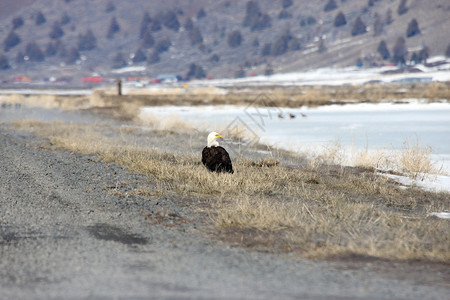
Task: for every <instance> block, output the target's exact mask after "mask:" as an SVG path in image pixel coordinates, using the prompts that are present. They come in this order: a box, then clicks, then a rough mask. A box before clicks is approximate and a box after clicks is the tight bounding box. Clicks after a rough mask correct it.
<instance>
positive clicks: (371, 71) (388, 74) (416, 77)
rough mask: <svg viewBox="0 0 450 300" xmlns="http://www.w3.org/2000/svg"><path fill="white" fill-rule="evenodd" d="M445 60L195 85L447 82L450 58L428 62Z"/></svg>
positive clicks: (215, 81)
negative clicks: (402, 69)
mask: <svg viewBox="0 0 450 300" xmlns="http://www.w3.org/2000/svg"><path fill="white" fill-rule="evenodd" d="M433 62H447V63H446V64H442V65H438V66H435V67H426V66H424V65H415V66H414V69H415V70H416V72H412V73H399V72H398V68H397V67H396V66H386V67H375V68H367V69H362V68H358V67H347V68H341V69H336V68H322V69H317V70H312V71H306V72H293V73H284V74H274V75H271V76H253V77H245V78H239V79H215V80H209V81H196V82H194V83H193V84H194V85H214V86H236V85H237V86H238V85H246V86H252V85H254V86H260V85H279V86H283V85H299V86H301V85H346V84H351V85H354V84H364V83H368V82H381V83H395V82H414V81H415V82H433V81H441V82H442V81H450V61H448V60H447V59H446V58H445V57H433V58H431V59H429V60H428V63H429V64H430V63H433Z"/></svg>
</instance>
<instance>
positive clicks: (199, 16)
mask: <svg viewBox="0 0 450 300" xmlns="http://www.w3.org/2000/svg"><path fill="white" fill-rule="evenodd" d="M204 17H206V12H205V9H203V7H202V8H200V9H199V11H198V12H197V19H201V18H204Z"/></svg>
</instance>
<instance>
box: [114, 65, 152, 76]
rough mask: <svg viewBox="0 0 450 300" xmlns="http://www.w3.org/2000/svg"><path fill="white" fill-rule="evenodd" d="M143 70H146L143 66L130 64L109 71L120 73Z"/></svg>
mask: <svg viewBox="0 0 450 300" xmlns="http://www.w3.org/2000/svg"><path fill="white" fill-rule="evenodd" d="M145 70H146V68H145V66H131V67H125V68H121V69H116V70H113V71H111V73H114V74H122V73H129V72H143V71H145Z"/></svg>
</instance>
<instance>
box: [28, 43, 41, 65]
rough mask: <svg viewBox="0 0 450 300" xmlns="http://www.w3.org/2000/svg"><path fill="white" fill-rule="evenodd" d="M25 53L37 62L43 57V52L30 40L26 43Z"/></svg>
mask: <svg viewBox="0 0 450 300" xmlns="http://www.w3.org/2000/svg"><path fill="white" fill-rule="evenodd" d="M25 55H26V56H28V58H29V60H30V61H37V62H39V61H43V60H44V59H45V56H44V53H43V52H42V50H41V48H39V46H38V44H36V43H35V42H31V43H28V44H27V45H26V47H25Z"/></svg>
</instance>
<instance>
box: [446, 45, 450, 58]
mask: <svg viewBox="0 0 450 300" xmlns="http://www.w3.org/2000/svg"><path fill="white" fill-rule="evenodd" d="M445 56H446V57H450V43H449V44H448V45H447V50H445Z"/></svg>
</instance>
